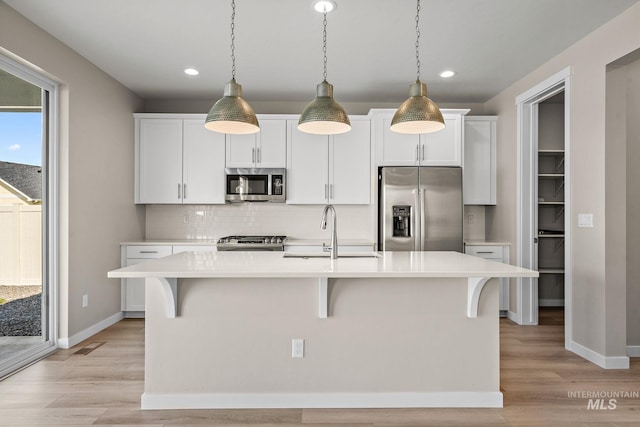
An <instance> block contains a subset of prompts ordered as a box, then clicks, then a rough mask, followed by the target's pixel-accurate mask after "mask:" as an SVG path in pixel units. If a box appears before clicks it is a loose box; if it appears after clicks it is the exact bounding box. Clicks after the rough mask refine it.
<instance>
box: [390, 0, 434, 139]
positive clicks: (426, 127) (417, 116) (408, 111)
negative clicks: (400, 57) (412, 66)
mask: <svg viewBox="0 0 640 427" xmlns="http://www.w3.org/2000/svg"><path fill="white" fill-rule="evenodd" d="M415 46H416V68H417V77H416V81H415V82H413V83H411V86H410V87H409V99H407V100H406V101H404V102H403V103H402V104H401V105H400V107H398V110H397V111H396V113H395V114H394V115H393V119H392V120H391V126H390V129H391V130H392V131H393V132H398V133H410V134H418V133H430V132H436V131H439V130H442V129H444V127H445V124H444V118H443V117H442V113H441V112H440V109H439V108H438V106H437V105H436V104H435V102H433V101H432V100H430V99H429V98H427V85H426V84H425V83H422V82H421V81H420V0H416V44H415Z"/></svg>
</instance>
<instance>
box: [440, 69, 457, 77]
mask: <svg viewBox="0 0 640 427" xmlns="http://www.w3.org/2000/svg"><path fill="white" fill-rule="evenodd" d="M455 74H456V73H455V72H453V71H451V70H446V71H443V72H441V73H440V77H443V78H445V79H446V78H447V77H453V76H455Z"/></svg>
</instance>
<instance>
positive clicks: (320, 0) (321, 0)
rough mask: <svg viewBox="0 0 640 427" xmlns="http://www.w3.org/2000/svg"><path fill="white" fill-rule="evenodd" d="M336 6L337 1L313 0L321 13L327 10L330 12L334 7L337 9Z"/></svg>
mask: <svg viewBox="0 0 640 427" xmlns="http://www.w3.org/2000/svg"><path fill="white" fill-rule="evenodd" d="M336 6H337V5H336V2H334V1H331V0H314V2H313V8H314V9H315V10H316V12H320V13H324V12H325V11H326V12H327V13H329V12H331V11H332V10H333V9H335V8H336Z"/></svg>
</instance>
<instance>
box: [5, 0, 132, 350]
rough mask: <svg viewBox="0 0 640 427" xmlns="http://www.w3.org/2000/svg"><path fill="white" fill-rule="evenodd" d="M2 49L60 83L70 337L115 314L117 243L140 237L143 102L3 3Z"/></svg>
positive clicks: (64, 277) (64, 304)
mask: <svg viewBox="0 0 640 427" xmlns="http://www.w3.org/2000/svg"><path fill="white" fill-rule="evenodd" d="M0 50H1V51H3V52H4V53H6V54H8V55H11V56H15V57H16V59H18V60H21V61H23V62H25V63H28V64H31V65H32V66H33V67H37V68H39V69H41V70H43V72H44V73H46V74H47V75H48V76H49V77H51V78H52V79H54V80H56V81H58V82H60V83H61V89H60V95H61V96H60V98H61V99H60V105H59V108H60V132H59V133H60V135H59V138H60V141H59V144H60V147H59V156H60V171H59V172H60V176H59V178H60V210H61V212H60V246H61V247H60V253H59V257H60V264H61V265H60V276H61V277H60V295H59V297H60V316H59V317H60V333H59V335H60V337H61V338H68V337H71V336H73V335H74V334H77V333H78V332H80V331H83V330H85V329H87V328H89V327H91V326H93V325H95V324H97V323H99V322H100V321H102V320H104V319H107V318H109V317H110V316H112V315H114V314H115V313H118V312H119V311H120V286H119V285H120V282H119V281H114V280H110V279H107V277H106V273H107V271H108V270H111V269H114V268H117V267H118V266H119V265H120V251H119V243H120V241H122V240H127V239H135V238H141V237H142V236H143V233H144V209H143V208H139V207H136V206H135V205H134V204H133V203H132V201H133V164H134V156H133V153H134V151H133V148H134V145H133V135H134V129H133V116H132V113H133V112H134V111H137V110H139V109H140V108H141V107H142V102H141V100H140V99H139V98H137V97H136V96H135V95H134V94H133V93H131V92H130V91H129V90H128V89H126V88H125V87H123V86H122V85H120V84H119V83H118V82H116V81H115V80H114V79H112V78H111V77H110V76H108V75H107V74H105V73H104V72H103V71H101V70H100V69H98V68H96V67H95V66H94V65H93V64H91V63H90V62H89V61H87V60H86V59H84V58H83V57H81V56H80V55H78V54H77V53H76V52H74V51H73V50H71V49H70V48H68V47H67V46H65V45H64V44H62V43H60V42H59V41H58V40H56V39H55V38H53V37H51V36H50V35H49V34H48V33H46V32H44V31H43V30H42V29H40V28H39V27H37V26H35V25H34V24H33V23H31V22H30V21H28V20H26V19H25V18H24V17H23V16H21V15H20V14H18V13H17V12H15V11H14V10H13V9H11V8H10V7H8V6H7V5H6V4H5V3H3V2H0ZM85 294H88V295H89V307H87V308H85V309H83V308H81V301H82V295H85Z"/></svg>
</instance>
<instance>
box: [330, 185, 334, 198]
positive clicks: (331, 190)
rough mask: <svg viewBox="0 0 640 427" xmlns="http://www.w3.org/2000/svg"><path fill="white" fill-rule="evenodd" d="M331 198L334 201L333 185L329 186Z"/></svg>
mask: <svg viewBox="0 0 640 427" xmlns="http://www.w3.org/2000/svg"><path fill="white" fill-rule="evenodd" d="M329 197H330V198H332V199H333V184H329Z"/></svg>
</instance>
